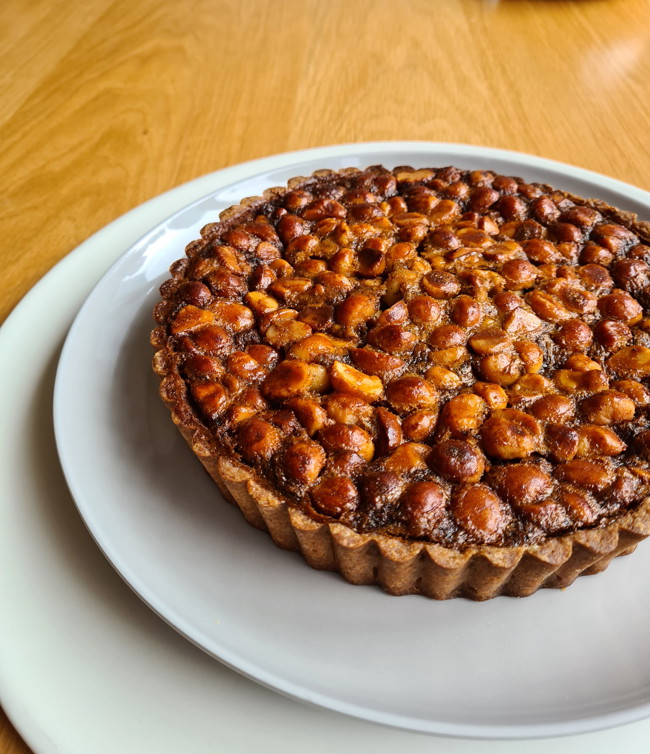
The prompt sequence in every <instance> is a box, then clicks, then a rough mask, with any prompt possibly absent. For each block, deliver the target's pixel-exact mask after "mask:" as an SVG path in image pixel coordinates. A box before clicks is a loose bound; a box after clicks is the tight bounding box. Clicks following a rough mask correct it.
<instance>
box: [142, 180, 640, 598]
mask: <svg viewBox="0 0 650 754" xmlns="http://www.w3.org/2000/svg"><path fill="white" fill-rule="evenodd" d="M649 262H650V228H649V227H648V225H647V224H645V223H641V222H638V221H637V220H636V218H635V217H633V216H631V215H629V214H627V213H624V212H621V211H619V210H616V209H614V208H612V207H609V206H606V205H605V204H604V203H602V202H598V201H596V200H587V199H581V198H579V197H576V196H571V195H568V194H566V193H564V192H561V191H557V190H554V189H553V188H551V187H549V186H545V185H539V184H529V183H526V182H524V181H522V180H521V179H519V178H511V177H505V176H501V175H496V174H494V173H492V172H490V171H462V170H459V169H456V168H452V167H447V168H441V169H437V168H431V169H420V170H415V169H413V168H410V167H400V168H396V169H394V170H392V171H390V170H386V169H385V168H383V167H379V166H376V167H370V168H368V169H366V170H363V171H359V170H356V169H345V170H341V171H339V172H332V171H326V170H322V171H318V172H316V173H315V174H314V175H313V176H311V177H309V178H295V179H293V180H292V181H290V182H289V185H288V187H287V188H278V189H271V190H269V191H266V192H265V194H264V196H263V197H257V198H250V199H245V200H244V201H243V202H242V203H241V204H240V205H238V206H236V207H233V208H231V209H229V210H227V211H225V212H223V213H222V214H221V217H220V221H219V222H215V223H212V224H210V225H207V226H206V227H205V228H203V230H202V231H201V238H200V239H199V240H197V241H194V242H193V243H191V244H190V245H189V246H188V247H187V249H186V257H185V258H183V259H181V260H179V261H178V262H176V263H175V264H174V265H172V267H171V274H172V277H171V279H170V280H168V281H166V282H165V283H164V284H163V285H162V287H161V294H162V297H163V300H162V301H161V302H160V303H159V304H158V305H157V306H156V309H155V318H156V321H157V324H158V326H157V327H156V329H155V330H154V331H153V334H152V343H153V345H154V347H155V348H156V349H157V352H156V355H155V357H154V370H155V371H156V373H157V374H158V375H160V377H161V378H162V381H161V386H160V393H161V396H162V399H163V401H164V402H165V404H166V405H167V406H168V407H169V409H170V411H171V415H172V418H173V421H174V423H175V424H176V425H177V426H178V428H179V429H180V431H181V433H182V434H183V436H184V437H185V439H186V440H187V442H188V443H189V445H190V446H191V448H192V449H193V451H194V452H195V454H196V455H197V456H198V458H199V459H200V460H201V462H202V463H203V464H204V466H205V468H206V469H207V471H208V472H209V473H210V475H211V476H212V477H213V479H214V480H215V482H216V483H217V484H218V485H219V487H220V488H221V490H222V492H223V494H224V495H225V496H226V497H227V498H228V499H230V500H231V501H233V502H235V503H236V504H237V505H238V506H239V507H240V508H241V510H242V512H243V514H244V516H245V517H246V519H247V520H248V522H249V523H250V524H252V525H253V526H256V527H258V528H260V529H264V530H268V532H269V533H270V535H271V536H272V537H273V539H274V541H275V542H276V544H278V545H279V546H280V547H283V548H287V549H291V550H297V551H299V552H301V553H302V555H303V556H304V557H305V559H306V560H307V562H308V563H310V564H311V565H312V566H314V567H315V568H319V569H329V570H336V571H339V572H340V573H341V574H342V575H343V576H344V577H345V578H346V579H347V580H348V581H350V582H352V583H355V584H379V585H381V586H382V587H383V588H384V589H385V590H386V591H388V592H390V593H391V594H413V593H418V594H423V595H426V596H429V597H433V598H436V599H446V598H449V597H456V596H462V597H469V598H472V599H479V600H483V599H488V598H491V597H494V596H496V595H500V594H504V595H512V596H526V595H529V594H531V593H533V592H534V591H536V590H537V589H539V588H540V587H565V586H567V585H568V584H570V583H571V582H572V581H573V580H574V579H575V578H576V577H577V576H579V575H581V574H591V573H596V572H598V571H602V570H603V569H604V568H605V567H606V566H607V565H608V564H609V562H610V561H611V560H612V558H614V557H616V556H617V555H622V554H627V553H629V552H631V551H632V550H633V549H634V547H635V546H636V544H637V542H639V541H640V540H641V539H643V538H644V537H646V536H647V535H648V534H649V533H650V498H649V497H648V495H649V492H650V464H649V461H648V459H649V458H650V425H649V421H648V408H649V406H650V389H649V388H648V380H649V379H650V316H648V306H650V265H649Z"/></svg>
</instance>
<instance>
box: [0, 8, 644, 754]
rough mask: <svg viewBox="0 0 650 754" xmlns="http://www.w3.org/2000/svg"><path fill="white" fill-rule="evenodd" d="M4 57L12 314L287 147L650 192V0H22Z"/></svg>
mask: <svg viewBox="0 0 650 754" xmlns="http://www.w3.org/2000/svg"><path fill="white" fill-rule="evenodd" d="M0 60H1V61H2V63H1V64H0V145H1V148H0V182H1V183H0V239H2V242H1V245H0V254H1V255H2V259H1V262H2V266H1V268H0V269H1V270H2V273H1V274H2V289H3V291H4V294H3V296H2V299H1V300H0V321H2V320H4V318H5V317H6V316H7V315H8V314H9V312H10V311H11V309H12V308H13V307H14V306H15V304H17V303H18V301H19V300H20V299H21V297H22V296H23V295H24V294H25V293H27V291H28V290H29V289H30V288H31V287H32V286H33V285H34V283H36V282H37V281H38V280H39V278H41V277H42V276H43V275H44V274H45V273H46V272H47V271H48V270H49V269H50V268H51V267H52V266H53V265H54V264H56V262H58V261H59V260H60V259H61V258H62V257H63V256H65V255H66V254H67V253H68V252H69V251H71V250H72V249H74V248H75V247H76V246H77V245H78V244H80V243H81V242H82V241H83V240H85V239H86V238H87V237H88V236H90V235H91V234H92V233H93V232H94V231H96V230H98V229H99V228H101V227H103V226H104V225H106V224H107V223H110V222H111V221H112V220H114V219H115V218H117V217H118V216H120V215H122V214H123V213H125V212H127V211H128V210H130V209H132V208H133V207H136V206H137V205H139V204H141V203H142V202H144V201H145V200H147V199H149V198H151V197H153V196H155V195H157V194H159V193H161V192H163V191H165V190H167V189H169V188H171V187H173V186H176V185H177V184H179V183H182V182H185V181H188V180H190V179H192V178H195V177H196V176H198V175H201V174H203V173H207V172H210V171H213V170H216V169H218V168H221V167H224V166H226V165H230V164H233V163H237V162H240V161H243V160H249V159H253V158H256V157H261V156H264V155H269V154H273V153H277V152H283V151H287V150H294V149H300V148H305V147H313V146H319V145H325V144H334V143H341V142H351V141H371V140H387V139H400V140H410V139H423V140H433V141H453V142H466V143H469V144H479V145H485V146H494V147H503V148H508V149H514V150H519V151H523V152H531V153H534V154H538V155H541V156H544V157H549V158H553V159H556V160H561V161H564V162H569V163H573V164H575V165H578V166H581V167H585V168H589V169H592V170H596V171H598V172H602V173H606V174H608V175H611V176H613V177H615V178H619V179H621V180H624V181H627V182H629V183H633V184H636V185H638V186H640V187H641V188H644V189H648V190H650V139H649V138H648V124H649V123H650V0H574V2H564V1H562V0H537V1H535V0H528V1H526V0H505V1H503V2H499V1H498V0H458V1H456V0H438V1H436V0H409V1H407V0H374V1H373V0H329V1H325V2H324V1H323V0H231V1H230V2H228V1H226V0H135V1H134V0H86V2H82V3H80V2H73V1H72V0H7V1H6V2H3V3H0ZM3 609H10V606H3V605H0V612H1V611H2V610H3ZM0 630H2V629H1V623H0ZM0 715H1V713H0ZM28 751H29V750H28V749H27V747H26V746H25V744H24V743H23V742H22V741H21V739H20V737H19V736H18V734H17V733H16V732H15V731H14V730H13V728H12V727H11V725H10V723H9V722H8V721H7V719H6V717H3V716H0V754H24V752H28Z"/></svg>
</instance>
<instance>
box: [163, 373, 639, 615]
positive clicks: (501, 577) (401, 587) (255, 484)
mask: <svg viewBox="0 0 650 754" xmlns="http://www.w3.org/2000/svg"><path fill="white" fill-rule="evenodd" d="M177 378H178V379H179V380H180V376H177ZM170 379H171V380H172V381H174V382H175V379H174V375H173V374H168V375H167V376H166V377H165V378H164V379H163V382H162V383H161V390H160V395H161V398H162V401H163V403H164V404H165V405H166V406H167V408H168V409H169V411H170V413H171V415H172V419H173V421H174V423H175V424H176V426H177V428H178V430H179V431H180V433H181V435H182V436H183V437H184V439H185V441H186V442H187V444H188V445H189V447H190V448H191V449H192V451H193V453H194V455H196V456H197V457H198V459H199V460H200V461H201V463H202V464H203V466H204V468H205V469H206V471H207V472H208V474H209V475H210V476H211V477H212V479H213V480H214V482H215V483H216V484H217V486H218V487H219V489H220V490H221V492H222V494H223V495H224V497H225V498H226V499H227V500H229V501H230V502H231V503H233V504H234V505H236V506H237V507H238V508H239V509H240V511H241V512H242V514H243V515H244V518H245V519H246V521H247V522H248V523H249V524H250V525H251V526H254V527H255V528H257V529H261V530H262V531H266V532H267V533H268V534H269V535H270V536H271V538H272V539H273V541H274V543H275V544H276V545H277V546H278V547H280V548H282V549H285V550H292V551H294V552H298V553H300V554H301V555H302V556H303V558H304V559H305V560H306V561H307V563H308V564H309V565H310V566H312V568H315V569H317V570H325V571H335V572H338V573H339V574H341V576H343V578H344V579H345V580H346V581H348V582H349V583H351V584H365V585H368V584H375V585H378V586H380V587H381V588H382V589H383V590H384V591H385V592H388V593H389V594H392V595H405V594H420V595H424V596H426V597H430V598H433V599H436V600H445V599H451V598H453V597H465V598H468V599H471V600H477V601H483V600H488V599H491V598H493V597H498V596H500V595H504V596H509V597H527V596H529V595H531V594H533V593H534V592H536V591H537V590H538V589H542V588H556V589H564V588H566V587H568V586H569V585H570V584H572V583H573V582H574V581H575V580H576V578H578V576H582V575H590V574H595V573H600V572H601V571H604V570H605V569H606V568H607V566H608V565H609V564H610V562H611V561H612V560H613V559H614V558H616V557H618V556H620V555H627V554H629V553H631V552H633V551H634V550H635V548H636V545H637V544H638V543H639V542H640V541H642V540H643V539H645V538H646V537H648V536H650V497H646V498H644V499H643V500H642V501H641V503H639V505H638V506H636V507H635V508H634V509H632V510H630V511H628V512H627V513H625V514H624V515H623V516H621V517H620V518H617V519H615V520H613V521H611V522H610V523H609V524H608V525H607V526H606V527H604V528H595V529H582V530H579V531H576V532H570V533H568V534H564V535H561V536H558V537H553V538H550V539H548V540H546V541H545V542H542V543H540V544H534V545H518V546H509V547H493V546H489V545H481V546H477V547H470V548H468V549H466V550H462V551H460V550H454V549H452V548H448V547H444V546H443V545H438V544H433V543H428V542H404V541H402V540H400V539H398V538H396V537H390V536H387V535H385V534H381V533H374V532H373V533H358V532H355V531H353V530H352V529H351V528H350V527H348V526H345V525H344V524H340V523H325V522H318V521H315V520H314V519H311V518H309V517H308V516H307V515H305V514H304V513H303V512H302V511H300V510H299V509H298V508H296V507H294V506H293V505H291V503H290V502H288V501H287V500H285V499H284V498H283V497H281V496H280V495H278V494H277V493H276V492H275V491H273V490H271V489H270V488H269V486H268V485H267V484H265V483H264V481H263V480H262V479H261V478H260V477H259V475H258V474H257V472H256V471H255V470H254V469H253V468H252V467H250V466H248V465H246V464H244V463H242V462H241V461H236V460H233V459H231V458H229V457H227V456H225V455H223V454H221V453H219V452H217V451H216V450H215V449H214V446H213V444H212V443H211V442H210V439H209V437H208V435H207V433H206V431H205V429H204V428H203V427H202V426H201V425H200V424H199V422H198V421H196V420H195V419H194V418H193V417H192V416H191V415H188V414H187V408H186V407H184V406H182V405H179V402H178V400H176V399H175V398H173V397H171V396H170V391H169V389H168V388H169V383H166V381H167V380H170Z"/></svg>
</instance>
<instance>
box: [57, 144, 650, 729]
mask: <svg viewBox="0 0 650 754" xmlns="http://www.w3.org/2000/svg"><path fill="white" fill-rule="evenodd" d="M380 162H381V163H384V164H386V165H389V166H390V165H397V164H412V165H414V166H416V167H417V166H424V165H426V164H438V165H443V164H456V165H459V166H461V167H492V168H493V169H495V170H497V171H500V172H503V173H506V174H515V175H521V176H523V177H525V178H526V179H528V180H541V181H545V182H549V183H552V184H554V185H556V186H558V187H561V188H566V189H568V190H571V191H574V192H576V193H579V194H581V195H586V196H599V197H601V198H604V199H605V200H607V201H609V202H610V203H613V204H617V205H618V206H621V207H623V208H625V209H629V210H632V211H636V212H639V213H642V215H643V216H644V219H649V218H650V198H649V196H648V194H646V193H645V192H643V191H640V190H639V189H634V188H633V187H628V186H625V185H624V184H621V183H619V182H616V181H613V180H611V179H607V178H604V177H602V176H597V175H595V174H592V173H588V172H586V171H581V170H578V169H576V168H572V167H569V166H564V165H559V164H558V163H553V162H550V161H546V160H540V159H538V158H531V157H527V156H524V155H518V154H515V153H510V152H502V151H500V150H489V149H481V148H479V147H463V146H458V145H444V144H443V145H436V144H431V145H427V144H399V143H395V144H389V145H349V146H346V147H332V148H329V149H320V150H315V151H314V152H313V153H310V152H303V153H301V154H300V155H299V156H296V155H291V154H288V155H282V156H280V157H278V158H275V159H274V161H272V163H271V165H270V168H269V162H268V161H266V163H265V167H266V169H265V171H264V172H262V173H260V174H259V175H257V176H255V177H254V178H247V179H246V180H243V181H240V182H238V183H237V184H234V185H231V186H228V187H225V188H221V187H220V188H218V189H217V190H216V191H215V192H214V193H213V194H211V195H210V196H208V197H206V198H205V199H203V200H200V201H199V202H196V203H195V204H193V205H190V206H189V207H187V208H184V209H179V212H178V213H177V214H176V215H174V216H173V217H171V218H170V219H169V220H167V221H166V222H164V223H161V224H160V225H159V226H157V227H156V228H154V229H152V231H151V232H150V233H149V234H147V236H145V237H144V238H143V239H142V240H141V241H140V242H138V243H137V244H135V245H134V246H133V247H132V248H131V249H129V250H128V251H126V253H125V254H124V256H123V257H122V258H121V259H120V260H119V261H118V262H117V263H116V264H115V265H114V266H113V267H112V268H111V270H110V271H109V272H108V273H107V274H106V276H105V277H104V278H103V279H102V280H101V281H100V283H99V284H98V286H97V287H96V288H95V289H94V291H93V293H92V294H91V295H90V297H89V298H88V300H87V302H86V304H85V305H84V307H83V308H82V310H81V312H80V314H79V316H78V317H77V319H76V321H75V324H74V326H73V328H72V329H71V331H70V335H69V337H68V340H67V342H66V346H65V348H64V351H63V354H62V358H61V362H60V366H59V371H58V376H57V384H56V392H55V429H56V435H57V444H58V449H59V454H60V458H61V462H62V466H63V469H64V472H65V475H66V478H67V481H68V484H69V486H70V489H71V492H72V494H73V496H74V498H75V501H76V503H77V506H78V507H79V510H80V512H81V515H82V516H83V518H84V520H85V522H86V524H87V525H88V527H89V529H90V531H91V532H92V534H93V536H94V537H95V539H96V541H97V543H98V544H99V546H100V547H101V549H102V550H103V551H104V553H105V554H106V556H107V557H108V559H109V560H110V561H111V563H112V564H113V565H114V566H115V568H116V569H117V570H118V571H119V572H120V574H121V575H122V576H123V577H124V578H125V580H126V581H127V582H128V583H129V584H130V585H131V586H132V587H133V588H134V589H135V591H136V592H137V593H138V594H139V595H140V596H141V597H142V598H143V599H144V600H145V601H146V602H147V603H148V604H149V605H150V606H151V607H152V608H153V609H154V610H155V611H156V612H157V613H159V614H160V615H161V616H162V617H163V618H165V620H167V621H168V622H169V623H171V624H172V625H173V626H175V627H176V628H177V629H178V630H179V631H180V632H181V633H182V634H184V635H185V636H186V637H188V638H189V639H190V640H191V641H193V642H194V643H196V644H197V645H198V646H200V647H202V648H203V649H205V650H206V651H207V652H209V653H210V654H212V655H214V656H215V657H218V658H219V659H220V660H222V661H223V662H225V663H226V664H228V665H230V666H231V667H234V668H236V669H237V670H239V671H241V672H242V673H244V674H246V675H247V676H249V677H251V678H254V679H255V680H257V681H259V682H261V683H263V684H265V685H267V686H270V687H272V688H274V689H277V690H279V691H281V692H283V693H285V694H288V695H290V696H293V697H295V698H298V699H302V700H304V701H307V702H312V703H315V704H319V705H322V706H325V707H328V708H331V709H335V710H338V711H341V712H344V713H347V714H351V715H355V716H358V717H362V718H365V719H369V720H374V721H377V722H382V723H386V724H389V725H395V726H399V727H403V728H407V729H411V730H419V731H425V732H432V733H442V734H449V735H462V736H474V737H493V738H496V737H517V736H542V735H555V734H561V733H569V732H580V731H586V730H592V729H596V728H599V727H605V726H608V725H613V724H617V723H622V722H627V721H631V720H634V719H639V718H641V717H643V716H645V715H647V714H650V640H649V638H648V631H647V625H648V622H649V619H650V584H649V583H648V581H647V579H645V578H644V574H645V573H647V571H648V569H649V568H650V547H648V546H646V547H645V548H644V547H643V546H642V547H641V548H640V549H639V551H638V552H637V553H635V554H634V555H633V556H631V557H629V558H624V559H621V560H619V561H617V562H615V563H614V564H612V566H611V567H610V568H609V570H608V571H607V572H606V573H604V574H602V575H599V576H597V577H590V578H583V579H580V580H579V581H578V582H576V584H575V585H574V586H572V587H571V588H570V589H569V590H567V591H566V592H562V591H550V590H549V591H542V592H540V593H538V594H536V595H534V596H533V597H531V598H528V599H525V600H519V601H518V600H512V599H507V598H499V599H496V600H493V601H491V602H489V603H483V604H476V603H471V602H467V601H464V600H454V601H451V602H447V603H436V602H433V601H429V600H426V599H423V598H420V597H414V596H412V597H401V598H394V597H389V596H387V595H385V594H384V593H383V592H381V591H380V590H378V589H375V588H368V587H365V588H364V587H353V586H350V585H349V584H347V583H345V582H344V581H342V580H341V579H340V578H339V577H338V576H336V575H334V574H330V573H319V572H316V571H313V570H311V569H310V568H309V567H308V566H306V565H305V564H304V562H303V561H302V560H301V558H300V557H299V556H297V555H295V554H293V553H287V552H284V551H281V550H278V549H276V548H275V546H274V545H273V544H272V543H271V541H270V540H269V539H268V538H267V537H266V536H265V535H264V534H262V533H260V532H258V531H255V530H253V529H251V528H249V527H248V526H247V525H246V524H245V522H244V521H243V519H242V518H241V516H240V514H239V513H238V511H237V510H236V509H234V508H233V507H231V506H230V505H228V504H226V503H225V502H224V501H223V500H222V499H220V497H219V494H218V492H217V490H216V489H215V487H214V485H213V484H212V482H211V481H210V480H209V479H208V478H207V477H206V475H205V474H204V473H203V472H202V469H201V467H200V464H199V463H198V461H197V460H196V459H195V458H194V457H193V456H192V454H191V452H190V451H189V450H188V449H187V447H186V446H185V444H184V442H183V441H182V439H181V438H180V436H179V435H178V433H177V431H176V430H175V428H174V427H173V425H172V424H171V422H170V420H169V416H168V414H167V411H166V409H165V408H164V407H163V406H162V404H161V403H160V401H159V399H158V397H157V394H156V393H157V378H156V377H154V375H153V374H152V373H151V370H150V360H151V355H152V354H151V350H150V349H149V347H148V334H149V331H150V329H151V327H152V319H151V310H152V308H153V305H154V303H155V302H156V300H157V289H158V286H159V285H160V283H161V282H162V281H163V280H164V279H165V277H166V274H167V268H168V266H169V264H170V263H171V262H172V261H174V259H176V258H178V257H180V256H182V253H183V248H184V246H185V244H186V243H188V242H189V241H190V240H192V239H193V238H195V237H197V236H198V232H199V229H200V227H201V226H202V225H203V224H205V223H206V222H208V221H210V220H214V219H216V217H217V215H218V212H219V211H220V210H221V209H223V208H225V207H226V206H228V205H229V204H232V203H235V202H236V201H238V200H239V199H241V198H242V197H243V196H248V195H252V194H257V193H260V192H261V191H262V190H263V189H264V188H267V187H269V186H272V185H280V184H282V183H285V182H286V180H287V179H288V178H290V177H291V176H293V175H304V174H308V173H310V172H311V171H313V170H314V169H316V168H318V167H330V168H339V167H343V166H346V165H366V164H371V163H380Z"/></svg>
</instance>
